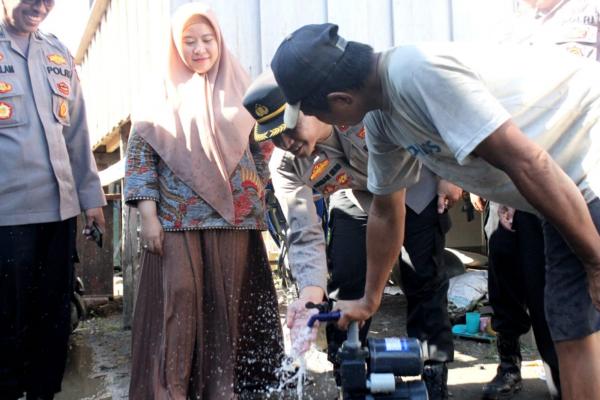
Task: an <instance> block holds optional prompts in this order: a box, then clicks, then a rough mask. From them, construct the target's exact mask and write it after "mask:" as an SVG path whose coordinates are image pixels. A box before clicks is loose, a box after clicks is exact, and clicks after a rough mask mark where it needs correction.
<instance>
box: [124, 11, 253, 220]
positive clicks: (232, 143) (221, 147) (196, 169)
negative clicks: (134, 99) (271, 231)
mask: <svg viewBox="0 0 600 400" xmlns="http://www.w3.org/2000/svg"><path fill="white" fill-rule="evenodd" d="M199 17H204V18H205V19H206V20H207V21H208V22H209V23H210V24H211V25H212V28H213V30H214V31H215V35H216V39H217V42H218V48H219V58H218V59H217V62H216V63H215V65H214V66H213V67H212V68H211V69H210V71H208V73H206V74H204V75H200V74H197V73H195V72H194V71H192V70H190V69H189V68H188V66H187V65H186V64H185V63H184V61H183V56H182V51H181V47H182V36H183V31H184V30H185V28H187V26H189V25H190V24H191V23H194V21H195V22H198V19H199ZM168 61H169V63H168V66H167V76H166V79H165V91H164V93H163V94H161V95H159V96H158V97H163V98H162V99H159V101H158V102H157V104H153V103H151V104H146V106H145V107H144V110H143V111H142V112H143V113H144V114H146V115H148V116H149V117H148V118H135V119H136V122H134V125H135V129H136V131H137V132H138V134H139V135H140V136H141V137H142V138H144V139H145V140H146V141H147V142H148V143H149V144H150V145H151V146H152V148H153V149H154V150H155V151H156V152H157V153H158V155H159V156H160V158H161V159H162V160H163V161H164V162H165V163H166V164H167V166H168V167H169V169H171V171H173V173H174V174H175V175H177V177H178V178H179V179H181V180H182V181H183V182H185V183H186V184H187V185H188V186H189V187H190V188H192V189H193V190H194V192H195V193H196V194H197V195H198V196H200V197H201V198H202V199H203V200H204V201H206V202H207V203H208V204H209V205H210V206H211V207H213V208H214V209H215V210H216V211H217V212H218V213H219V214H220V215H221V216H222V217H223V218H225V219H226V220H227V221H228V222H229V223H233V221H234V214H235V213H234V205H233V194H232V191H231V185H230V182H229V177H230V176H231V174H232V173H233V171H234V170H235V169H236V167H237V165H238V164H239V162H240V159H241V158H242V156H243V154H244V152H245V151H246V149H247V147H248V140H249V136H250V132H251V129H252V127H253V125H254V120H253V119H252V116H251V115H250V114H249V113H248V112H247V111H246V110H245V109H244V107H242V98H243V96H244V92H245V91H246V88H247V86H248V84H249V77H248V74H247V73H246V71H244V69H243V68H242V66H241V65H240V63H239V62H238V61H237V60H236V59H235V58H234V57H233V56H232V55H231V53H229V51H228V50H227V48H226V47H225V44H224V42H223V38H222V35H221V30H220V29H219V24H218V23H217V20H216V18H215V15H214V14H213V12H212V11H211V10H210V9H209V8H208V7H207V6H206V5H204V4H201V3H188V4H185V5H183V6H181V7H179V8H178V9H177V11H175V13H174V14H173V17H172V20H171V40H170V44H169V50H168ZM151 101H153V102H155V101H156V99H152V100H151Z"/></svg>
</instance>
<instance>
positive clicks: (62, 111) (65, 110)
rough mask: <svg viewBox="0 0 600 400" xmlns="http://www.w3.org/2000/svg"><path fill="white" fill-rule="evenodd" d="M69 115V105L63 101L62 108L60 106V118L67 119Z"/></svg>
mask: <svg viewBox="0 0 600 400" xmlns="http://www.w3.org/2000/svg"><path fill="white" fill-rule="evenodd" d="M68 113H69V105H68V104H67V102H66V101H61V102H60V106H58V116H59V117H61V118H65V117H66V116H67V114H68Z"/></svg>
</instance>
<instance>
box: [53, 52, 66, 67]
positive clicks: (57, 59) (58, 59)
mask: <svg viewBox="0 0 600 400" xmlns="http://www.w3.org/2000/svg"><path fill="white" fill-rule="evenodd" d="M48 61H50V62H51V63H53V64H56V65H65V64H66V63H67V60H66V59H65V58H64V57H63V56H62V55H60V54H50V55H49V56H48Z"/></svg>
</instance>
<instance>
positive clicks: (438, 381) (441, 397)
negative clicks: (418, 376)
mask: <svg viewBox="0 0 600 400" xmlns="http://www.w3.org/2000/svg"><path fill="white" fill-rule="evenodd" d="M422 378H423V382H425V386H426V387H427V394H429V400H447V399H448V366H447V365H446V363H443V362H432V363H429V364H425V366H424V367H423V375H422Z"/></svg>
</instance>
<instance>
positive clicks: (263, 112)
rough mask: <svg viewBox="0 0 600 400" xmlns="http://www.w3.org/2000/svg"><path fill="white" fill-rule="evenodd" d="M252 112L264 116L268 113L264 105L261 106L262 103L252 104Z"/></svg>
mask: <svg viewBox="0 0 600 400" xmlns="http://www.w3.org/2000/svg"><path fill="white" fill-rule="evenodd" d="M254 112H255V113H256V115H257V116H258V117H264V116H265V115H267V114H268V113H269V109H268V108H267V107H266V106H263V105H262V104H257V105H255V106H254Z"/></svg>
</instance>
